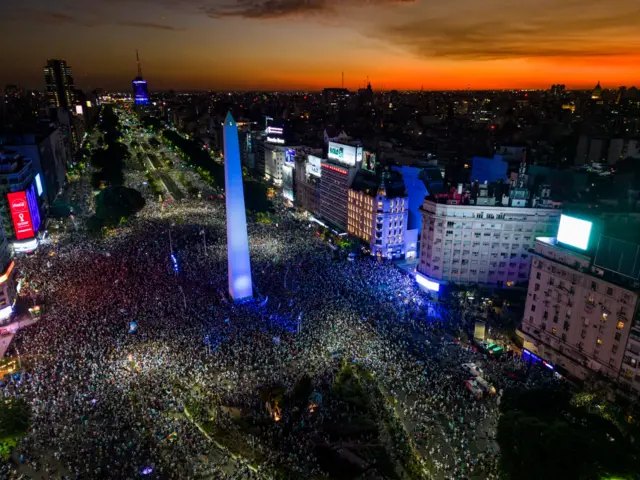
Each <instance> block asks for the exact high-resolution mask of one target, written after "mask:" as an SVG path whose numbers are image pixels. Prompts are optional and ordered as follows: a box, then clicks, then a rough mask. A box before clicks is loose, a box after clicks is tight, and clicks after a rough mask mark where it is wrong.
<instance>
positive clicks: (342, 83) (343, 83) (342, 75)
mask: <svg viewBox="0 0 640 480" xmlns="http://www.w3.org/2000/svg"><path fill="white" fill-rule="evenodd" d="M342 88H344V72H342Z"/></svg>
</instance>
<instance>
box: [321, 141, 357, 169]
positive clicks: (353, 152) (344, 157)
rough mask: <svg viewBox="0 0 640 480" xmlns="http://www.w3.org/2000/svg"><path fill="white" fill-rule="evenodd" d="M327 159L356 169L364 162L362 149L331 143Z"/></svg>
mask: <svg viewBox="0 0 640 480" xmlns="http://www.w3.org/2000/svg"><path fill="white" fill-rule="evenodd" d="M327 158H329V159H330V160H335V161H337V162H340V163H343V164H345V165H348V166H350V167H354V166H355V165H356V163H357V162H361V161H362V147H352V146H351V145H342V144H341V143H336V142H329V152H328V154H327Z"/></svg>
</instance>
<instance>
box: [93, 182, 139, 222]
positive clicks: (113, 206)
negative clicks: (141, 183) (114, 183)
mask: <svg viewBox="0 0 640 480" xmlns="http://www.w3.org/2000/svg"><path fill="white" fill-rule="evenodd" d="M144 205H145V201H144V198H143V197H142V195H141V194H140V192H138V191H137V190H134V189H133V188H127V187H107V188H105V189H104V190H102V191H101V192H100V193H99V194H98V196H97V197H96V217H98V218H99V219H101V220H103V221H104V222H106V223H117V222H120V220H121V218H122V217H125V218H128V217H130V216H132V215H134V214H136V213H137V212H139V211H140V210H142V208H143V207H144Z"/></svg>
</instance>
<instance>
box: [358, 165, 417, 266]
mask: <svg viewBox="0 0 640 480" xmlns="http://www.w3.org/2000/svg"><path fill="white" fill-rule="evenodd" d="M388 175H389V174H387V173H385V174H383V176H382V179H381V181H378V178H377V177H376V176H375V175H371V174H367V173H365V172H363V171H361V172H359V173H358V174H357V175H356V178H355V180H354V182H353V185H352V187H351V188H350V189H349V191H348V206H347V231H348V232H349V234H350V235H353V236H355V237H358V238H360V239H361V240H363V241H364V242H366V243H368V244H369V249H370V251H371V255H373V256H377V257H382V258H389V259H392V258H404V257H405V253H406V249H405V242H406V238H407V237H406V233H407V223H408V218H409V197H408V196H407V193H406V190H405V188H404V183H402V181H400V182H392V181H391V179H389V178H387V177H388ZM398 176H399V174H398ZM366 177H371V178H370V179H369V181H367V180H368V179H367V178H366ZM400 180H401V177H400Z"/></svg>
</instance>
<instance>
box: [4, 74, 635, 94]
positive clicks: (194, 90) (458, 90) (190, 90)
mask: <svg viewBox="0 0 640 480" xmlns="http://www.w3.org/2000/svg"><path fill="white" fill-rule="evenodd" d="M71 68H73V67H71ZM145 80H146V79H145ZM147 84H148V83H147ZM9 85H11V86H17V87H19V88H22V86H21V85H20V84H18V83H11V82H9V83H6V84H5V85H4V86H3V87H2V88H3V90H4V88H5V87H7V86H9ZM553 85H564V84H562V83H559V84H557V83H556V84H550V85H549V86H548V87H546V88H544V87H539V88H526V87H524V88H509V87H506V88H482V89H473V88H471V89H466V88H464V89H462V88H451V89H446V88H430V89H427V88H425V89H403V88H385V89H376V88H374V87H373V85H372V90H373V92H374V93H379V92H392V91H397V92H400V93H420V92H453V93H476V92H514V93H515V92H546V91H549V90H550V89H551V87H552V86H553ZM596 85H597V84H596ZM596 85H593V86H591V87H584V88H568V87H565V90H564V91H565V92H588V91H590V90H593V89H594V88H595V86H596ZM600 87H601V88H602V90H603V91H606V90H609V91H617V90H619V89H620V88H626V89H631V88H636V89H638V87H636V86H635V85H619V86H616V87H607V86H603V85H602V84H600ZM334 88H344V89H346V90H348V91H349V92H354V93H357V92H358V90H359V89H361V88H363V87H357V88H348V87H333V86H331V87H323V88H320V89H318V88H314V89H305V88H300V89H295V88H292V89H252V88H247V89H233V88H231V89H219V90H218V89H206V88H202V89H198V88H187V89H179V88H167V89H163V90H154V89H152V88H149V93H150V94H161V93H169V92H174V93H212V94H213V93H254V92H255V93H322V92H323V90H324V89H334ZM22 89H23V90H25V91H37V92H44V88H22ZM76 89H78V90H82V91H93V90H97V89H100V90H104V91H105V92H108V93H113V94H127V95H130V94H131V91H129V90H131V89H127V90H123V89H111V88H102V87H97V88H93V87H88V88H81V87H78V86H77V85H76Z"/></svg>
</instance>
